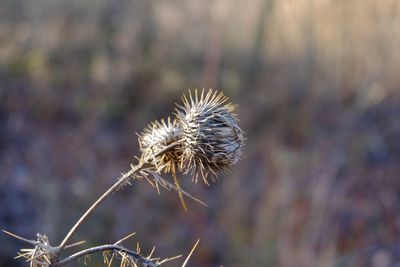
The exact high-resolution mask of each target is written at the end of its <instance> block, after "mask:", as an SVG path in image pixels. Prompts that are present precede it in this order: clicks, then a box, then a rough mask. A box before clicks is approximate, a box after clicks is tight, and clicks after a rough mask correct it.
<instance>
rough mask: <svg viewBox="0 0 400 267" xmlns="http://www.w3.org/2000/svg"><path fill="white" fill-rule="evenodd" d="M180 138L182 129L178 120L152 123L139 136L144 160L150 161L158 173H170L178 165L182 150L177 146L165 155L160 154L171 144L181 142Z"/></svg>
mask: <svg viewBox="0 0 400 267" xmlns="http://www.w3.org/2000/svg"><path fill="white" fill-rule="evenodd" d="M180 138H181V129H180V127H179V125H178V124H177V121H176V120H174V121H171V119H170V118H168V120H167V122H165V121H164V120H161V122H159V121H154V122H152V123H151V124H150V125H148V126H147V128H145V129H144V130H143V132H142V133H141V134H140V135H139V145H140V150H141V152H142V157H143V159H145V160H146V161H147V160H150V161H151V162H152V163H153V164H154V165H155V167H156V169H157V171H158V172H161V171H164V172H166V173H168V172H170V171H171V170H172V168H173V167H174V165H175V164H176V165H178V162H179V160H180V158H181V155H182V149H181V148H180V147H179V146H175V147H172V148H171V149H168V150H167V151H165V152H164V153H161V154H160V153H159V152H161V151H163V150H164V149H165V148H166V147H168V146H169V145H170V144H172V143H174V142H177V141H179V140H180Z"/></svg>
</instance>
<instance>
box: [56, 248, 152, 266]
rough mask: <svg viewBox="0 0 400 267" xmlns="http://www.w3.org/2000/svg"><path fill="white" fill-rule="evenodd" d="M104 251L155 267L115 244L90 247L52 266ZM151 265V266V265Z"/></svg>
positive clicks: (134, 253) (138, 255)
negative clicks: (122, 254) (119, 254)
mask: <svg viewBox="0 0 400 267" xmlns="http://www.w3.org/2000/svg"><path fill="white" fill-rule="evenodd" d="M106 251H118V252H123V253H126V254H128V255H129V256H131V257H133V258H134V259H135V260H137V261H138V262H142V263H143V265H144V266H157V265H155V264H154V263H152V262H151V261H150V260H148V259H146V258H144V257H143V256H141V255H140V254H139V253H136V252H133V251H131V250H129V249H126V248H124V247H123V246H121V245H116V244H112V245H111V244H110V245H101V246H97V247H92V248H88V249H85V250H82V251H79V252H77V253H75V254H72V255H71V256H69V257H67V258H65V259H63V260H61V261H59V262H57V263H55V264H53V265H52V266H54V267H60V266H64V265H66V264H68V263H70V262H71V261H74V260H76V259H78V258H81V257H84V256H87V255H90V254H94V253H97V252H106ZM151 264H153V265H151Z"/></svg>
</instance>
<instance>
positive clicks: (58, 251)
mask: <svg viewBox="0 0 400 267" xmlns="http://www.w3.org/2000/svg"><path fill="white" fill-rule="evenodd" d="M182 99H183V105H178V104H177V107H176V109H175V111H176V112H175V114H174V115H175V118H174V119H173V120H171V119H170V118H168V120H167V121H166V122H165V121H164V120H161V121H154V122H153V123H151V124H150V125H149V126H148V127H147V128H145V129H144V130H143V132H142V133H141V134H139V137H138V140H139V145H140V151H141V156H140V157H138V158H137V160H138V162H137V164H136V165H131V168H130V170H129V171H128V172H126V173H124V174H122V176H121V177H120V178H119V179H118V180H117V181H116V182H115V183H114V184H113V185H112V186H111V187H110V188H109V189H108V190H107V191H106V192H105V193H104V194H103V195H101V196H100V197H99V198H98V199H97V200H96V201H95V202H94V203H93V204H92V206H91V207H90V208H89V209H88V210H87V211H86V212H85V213H84V214H83V215H82V216H81V218H80V219H79V220H78V221H77V222H76V223H75V225H74V226H73V227H72V228H71V230H70V231H69V232H68V233H67V234H66V236H65V237H64V239H63V240H62V242H61V243H60V244H59V245H58V246H52V245H50V242H49V240H48V238H47V236H46V235H41V234H37V240H29V239H25V238H23V237H20V236H17V235H15V234H12V233H10V232H7V231H4V230H3V231H4V232H5V233H6V234H8V235H11V236H13V237H15V238H17V239H20V240H22V241H24V242H27V243H29V244H31V245H33V248H28V249H21V251H20V253H19V254H18V256H17V257H23V258H25V259H26V260H27V261H28V262H29V263H30V266H32V267H39V266H40V267H50V266H51V267H54V266H64V265H66V264H67V263H70V262H72V261H73V260H76V259H79V258H82V257H83V258H85V259H86V258H87V257H88V256H89V255H91V254H93V253H98V252H102V253H103V257H104V263H105V264H107V266H111V264H112V262H113V260H114V259H115V258H118V259H119V260H120V266H133V267H139V266H140V267H155V266H161V265H162V264H163V263H165V262H167V261H170V260H173V259H176V258H177V257H172V258H167V259H160V258H153V257H152V254H153V252H154V250H153V251H152V252H151V253H150V254H149V255H148V256H144V255H142V254H141V253H140V247H139V245H138V246H137V248H136V250H135V251H133V250H129V249H127V248H125V247H123V246H122V245H121V242H122V241H124V240H125V239H127V238H128V237H130V236H132V235H129V236H128V237H126V238H124V239H121V240H119V241H117V242H116V243H114V244H105V245H100V246H96V247H91V248H88V249H84V250H81V251H79V252H77V253H75V254H72V255H70V256H68V257H66V258H64V259H60V257H61V255H62V254H63V253H64V252H65V250H66V249H67V248H69V247H72V246H76V245H80V244H82V242H78V243H75V244H71V245H68V244H69V242H70V240H71V238H72V237H73V236H74V234H75V233H76V231H77V230H78V229H79V228H80V227H81V226H82V224H83V223H85V222H86V220H87V219H88V218H89V217H90V215H91V214H92V213H93V212H94V211H95V210H96V209H97V208H98V207H99V206H100V205H101V204H102V203H103V202H104V201H105V200H106V199H107V198H108V197H109V196H110V195H111V194H112V193H114V192H115V191H117V190H118V189H120V188H121V187H123V186H124V185H126V184H130V183H131V182H132V180H142V179H145V180H146V181H147V182H148V183H149V184H150V185H152V186H153V187H155V188H156V189H157V190H158V191H159V190H160V187H162V188H165V189H167V190H174V191H177V192H178V194H179V197H180V200H181V203H182V206H183V208H184V209H185V210H187V206H186V203H185V201H184V196H187V197H189V198H191V199H193V200H195V201H197V202H199V203H201V204H204V203H203V202H202V201H200V200H198V199H197V198H195V197H193V196H192V195H190V194H189V193H187V192H186V191H184V190H183V189H182V188H181V186H180V183H179V179H178V177H177V173H178V172H180V173H182V174H187V173H192V174H193V178H194V179H193V180H194V181H195V182H197V180H198V176H199V175H200V176H201V177H202V179H203V181H204V183H205V184H207V185H209V181H208V178H209V177H211V180H212V181H214V180H215V178H217V177H218V175H219V174H220V173H226V172H227V171H228V170H229V168H230V167H231V166H232V165H233V164H235V163H236V162H237V161H238V160H239V158H240V156H241V154H242V149H243V140H244V138H243V132H242V130H241V129H240V127H239V126H238V120H237V117H236V115H235V114H234V113H233V112H234V110H235V106H234V105H233V104H232V103H230V102H228V98H227V97H226V96H225V95H224V94H223V93H222V92H218V91H213V90H211V89H210V90H209V91H208V92H207V93H205V91H204V90H202V91H201V93H200V96H199V95H198V93H197V90H196V91H195V92H194V95H192V93H191V92H190V91H189V96H188V97H186V96H185V95H184V96H183V97H182ZM168 173H172V176H173V180H174V183H171V182H169V181H168V180H167V179H165V178H163V177H162V175H163V174H168ZM204 205H205V204H204ZM197 244H198V242H196V244H195V246H194V247H193V249H192V251H191V252H190V253H189V256H188V257H187V258H186V260H185V261H184V263H183V265H182V267H185V266H186V264H187V262H188V258H189V257H190V256H191V255H192V253H193V251H194V249H195V247H196V246H197Z"/></svg>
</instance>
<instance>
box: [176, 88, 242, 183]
mask: <svg viewBox="0 0 400 267" xmlns="http://www.w3.org/2000/svg"><path fill="white" fill-rule="evenodd" d="M182 100H183V106H182V105H177V108H176V120H177V121H178V124H179V125H180V128H181V129H182V140H183V141H182V142H183V144H182V149H183V151H182V155H181V156H182V158H181V161H180V162H181V170H183V171H184V172H186V173H187V172H188V171H191V172H192V173H193V174H194V178H195V181H197V177H198V174H200V175H201V176H202V178H203V180H204V182H205V183H206V184H208V179H207V178H208V177H209V176H211V178H212V179H214V178H215V177H217V176H218V173H219V172H226V171H228V170H229V168H230V167H231V166H232V165H233V164H235V163H236V162H237V161H238V160H239V158H240V156H241V154H242V148H243V132H242V130H241V129H240V127H239V126H238V123H237V118H236V116H235V115H234V114H233V112H234V110H235V106H234V105H233V104H232V103H230V102H228V97H226V96H225V95H224V94H223V93H222V92H218V91H214V92H213V91H212V90H211V89H210V90H209V91H208V92H207V93H205V92H204V90H202V92H201V94H200V97H199V96H198V94H197V90H196V91H195V93H194V96H192V93H191V92H190V91H189V98H187V97H186V96H185V95H184V96H183V97H182ZM210 174H211V175H210Z"/></svg>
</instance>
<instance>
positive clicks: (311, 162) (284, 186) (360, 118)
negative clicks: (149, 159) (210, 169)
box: [0, 0, 400, 267]
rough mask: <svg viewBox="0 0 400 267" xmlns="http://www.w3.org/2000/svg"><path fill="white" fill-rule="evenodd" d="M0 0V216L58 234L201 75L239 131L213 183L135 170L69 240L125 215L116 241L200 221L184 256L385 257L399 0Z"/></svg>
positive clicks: (365, 260) (170, 246)
mask: <svg viewBox="0 0 400 267" xmlns="http://www.w3.org/2000/svg"><path fill="white" fill-rule="evenodd" d="M0 6H1V8H0V228H1V229H7V230H9V231H12V232H14V233H16V234H19V235H21V236H24V237H27V238H32V239H35V236H36V233H37V232H40V233H44V234H47V235H48V236H49V238H50V241H51V242H52V243H53V244H57V243H59V242H60V241H61V239H62V237H63V236H64V235H65V233H66V232H67V230H68V229H69V228H70V227H71V226H72V224H73V223H74V222H75V221H76V220H77V218H78V217H79V216H80V215H81V214H82V213H83V211H84V210H85V209H86V208H87V207H88V206H89V205H90V204H91V203H92V202H93V201H94V200H95V199H96V198H97V197H98V196H99V195H100V194H101V193H102V192H104V191H105V189H106V188H107V187H108V186H110V185H111V184H112V183H113V182H114V181H115V179H116V178H117V177H118V176H119V175H120V173H121V172H123V171H126V170H127V169H128V168H129V164H130V163H132V162H134V161H135V160H134V156H135V155H138V149H139V147H138V143H137V136H136V134H135V133H136V132H140V131H141V130H142V129H143V128H144V127H145V126H146V125H147V124H148V123H149V122H150V121H152V120H154V119H160V118H163V117H164V118H165V117H168V116H169V115H170V114H171V112H172V111H173V108H174V103H175V102H179V101H180V96H181V95H182V93H185V92H187V89H188V88H217V89H221V90H223V91H224V92H225V94H226V95H228V96H229V97H230V98H231V100H232V101H233V102H235V103H237V104H239V106H238V114H239V117H240V118H241V126H242V128H243V129H244V130H245V131H246V133H247V134H246V137H247V142H246V148H245V153H244V156H243V159H242V160H241V161H240V162H239V164H238V165H237V166H236V167H235V168H233V170H232V173H231V174H230V175H228V176H226V177H224V178H223V179H222V180H221V181H220V182H218V183H217V184H214V185H213V186H211V187H207V186H205V185H203V184H201V183H199V184H197V185H196V184H192V183H191V179H190V177H182V180H183V186H184V188H185V189H186V190H187V191H188V192H190V193H191V194H193V195H195V196H196V197H198V198H200V199H202V200H204V201H205V202H207V203H208V205H209V207H208V208H204V207H203V206H200V205H198V204H197V203H195V202H193V201H190V200H188V201H187V202H188V204H189V212H185V211H184V210H183V208H182V207H181V206H180V202H179V199H178V197H177V194H175V193H169V192H166V191H163V192H162V193H161V194H160V195H158V194H157V192H156V191H155V190H153V189H152V188H151V187H150V186H149V185H148V184H146V183H144V182H137V183H134V185H133V186H131V187H129V188H126V189H125V190H123V191H120V192H118V193H117V194H115V195H113V196H112V197H111V199H110V200H109V201H108V202H106V203H105V205H104V206H102V207H101V208H100V209H99V210H98V211H97V212H96V213H95V215H94V216H93V217H92V218H91V219H90V221H89V222H88V223H87V224H86V225H85V226H84V227H83V228H82V229H81V230H80V231H79V232H78V234H77V236H76V237H75V241H78V240H81V239H85V240H87V243H86V244H85V245H84V246H83V247H85V246H89V245H97V244H100V243H104V242H115V241H116V240H118V239H120V238H122V237H124V236H125V235H127V234H128V233H131V232H136V233H137V234H136V236H135V237H134V238H132V239H131V240H130V241H127V242H126V243H125V245H126V246H127V247H130V248H134V247H135V246H136V242H137V241H139V242H140V243H141V245H142V250H143V251H144V252H145V253H147V252H149V251H150V250H151V248H152V246H153V245H155V246H156V252H155V254H156V255H157V256H160V257H169V256H174V255H178V254H184V255H187V253H188V252H189V251H190V249H191V247H192V245H193V244H194V242H195V241H196V240H197V239H201V242H200V245H199V247H198V249H197V250H196V252H195V254H194V255H193V257H192V259H191V261H190V265H189V266H193V267H200V266H201V267H212V266H215V267H219V266H226V267H228V266H229V267H241V266H278V267H312V266H327V267H329V266H337V267H346V266H349V267H350V266H351V267H354V266H372V267H395V266H397V267H398V266H400V235H399V234H400V177H399V173H400V90H399V89H400V75H399V70H400V2H399V1H397V0H381V1H374V0H364V1H356V0H280V1H277V0H251V1H249V0H217V1H209V0H195V1H184V0H161V1H150V0H137V1H128V0H113V1H112V0H109V1H107V0H99V1H89V0H37V1H22V0H1V1H0ZM22 247H26V244H23V243H21V242H20V241H17V240H13V239H12V238H10V237H8V236H5V235H4V234H0V266H26V263H25V262H24V261H23V260H21V259H19V260H14V259H13V257H14V256H15V255H16V252H17V251H18V249H20V248H22ZM101 262H102V258H101V256H100V255H98V256H93V257H92V258H91V261H90V262H88V266H101ZM181 263H182V260H180V261H179V260H176V261H174V262H171V263H169V264H167V265H165V266H180V264H181ZM79 264H80V265H82V266H83V262H81V263H79ZM79 264H78V263H74V264H73V265H76V266H77V265H79Z"/></svg>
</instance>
